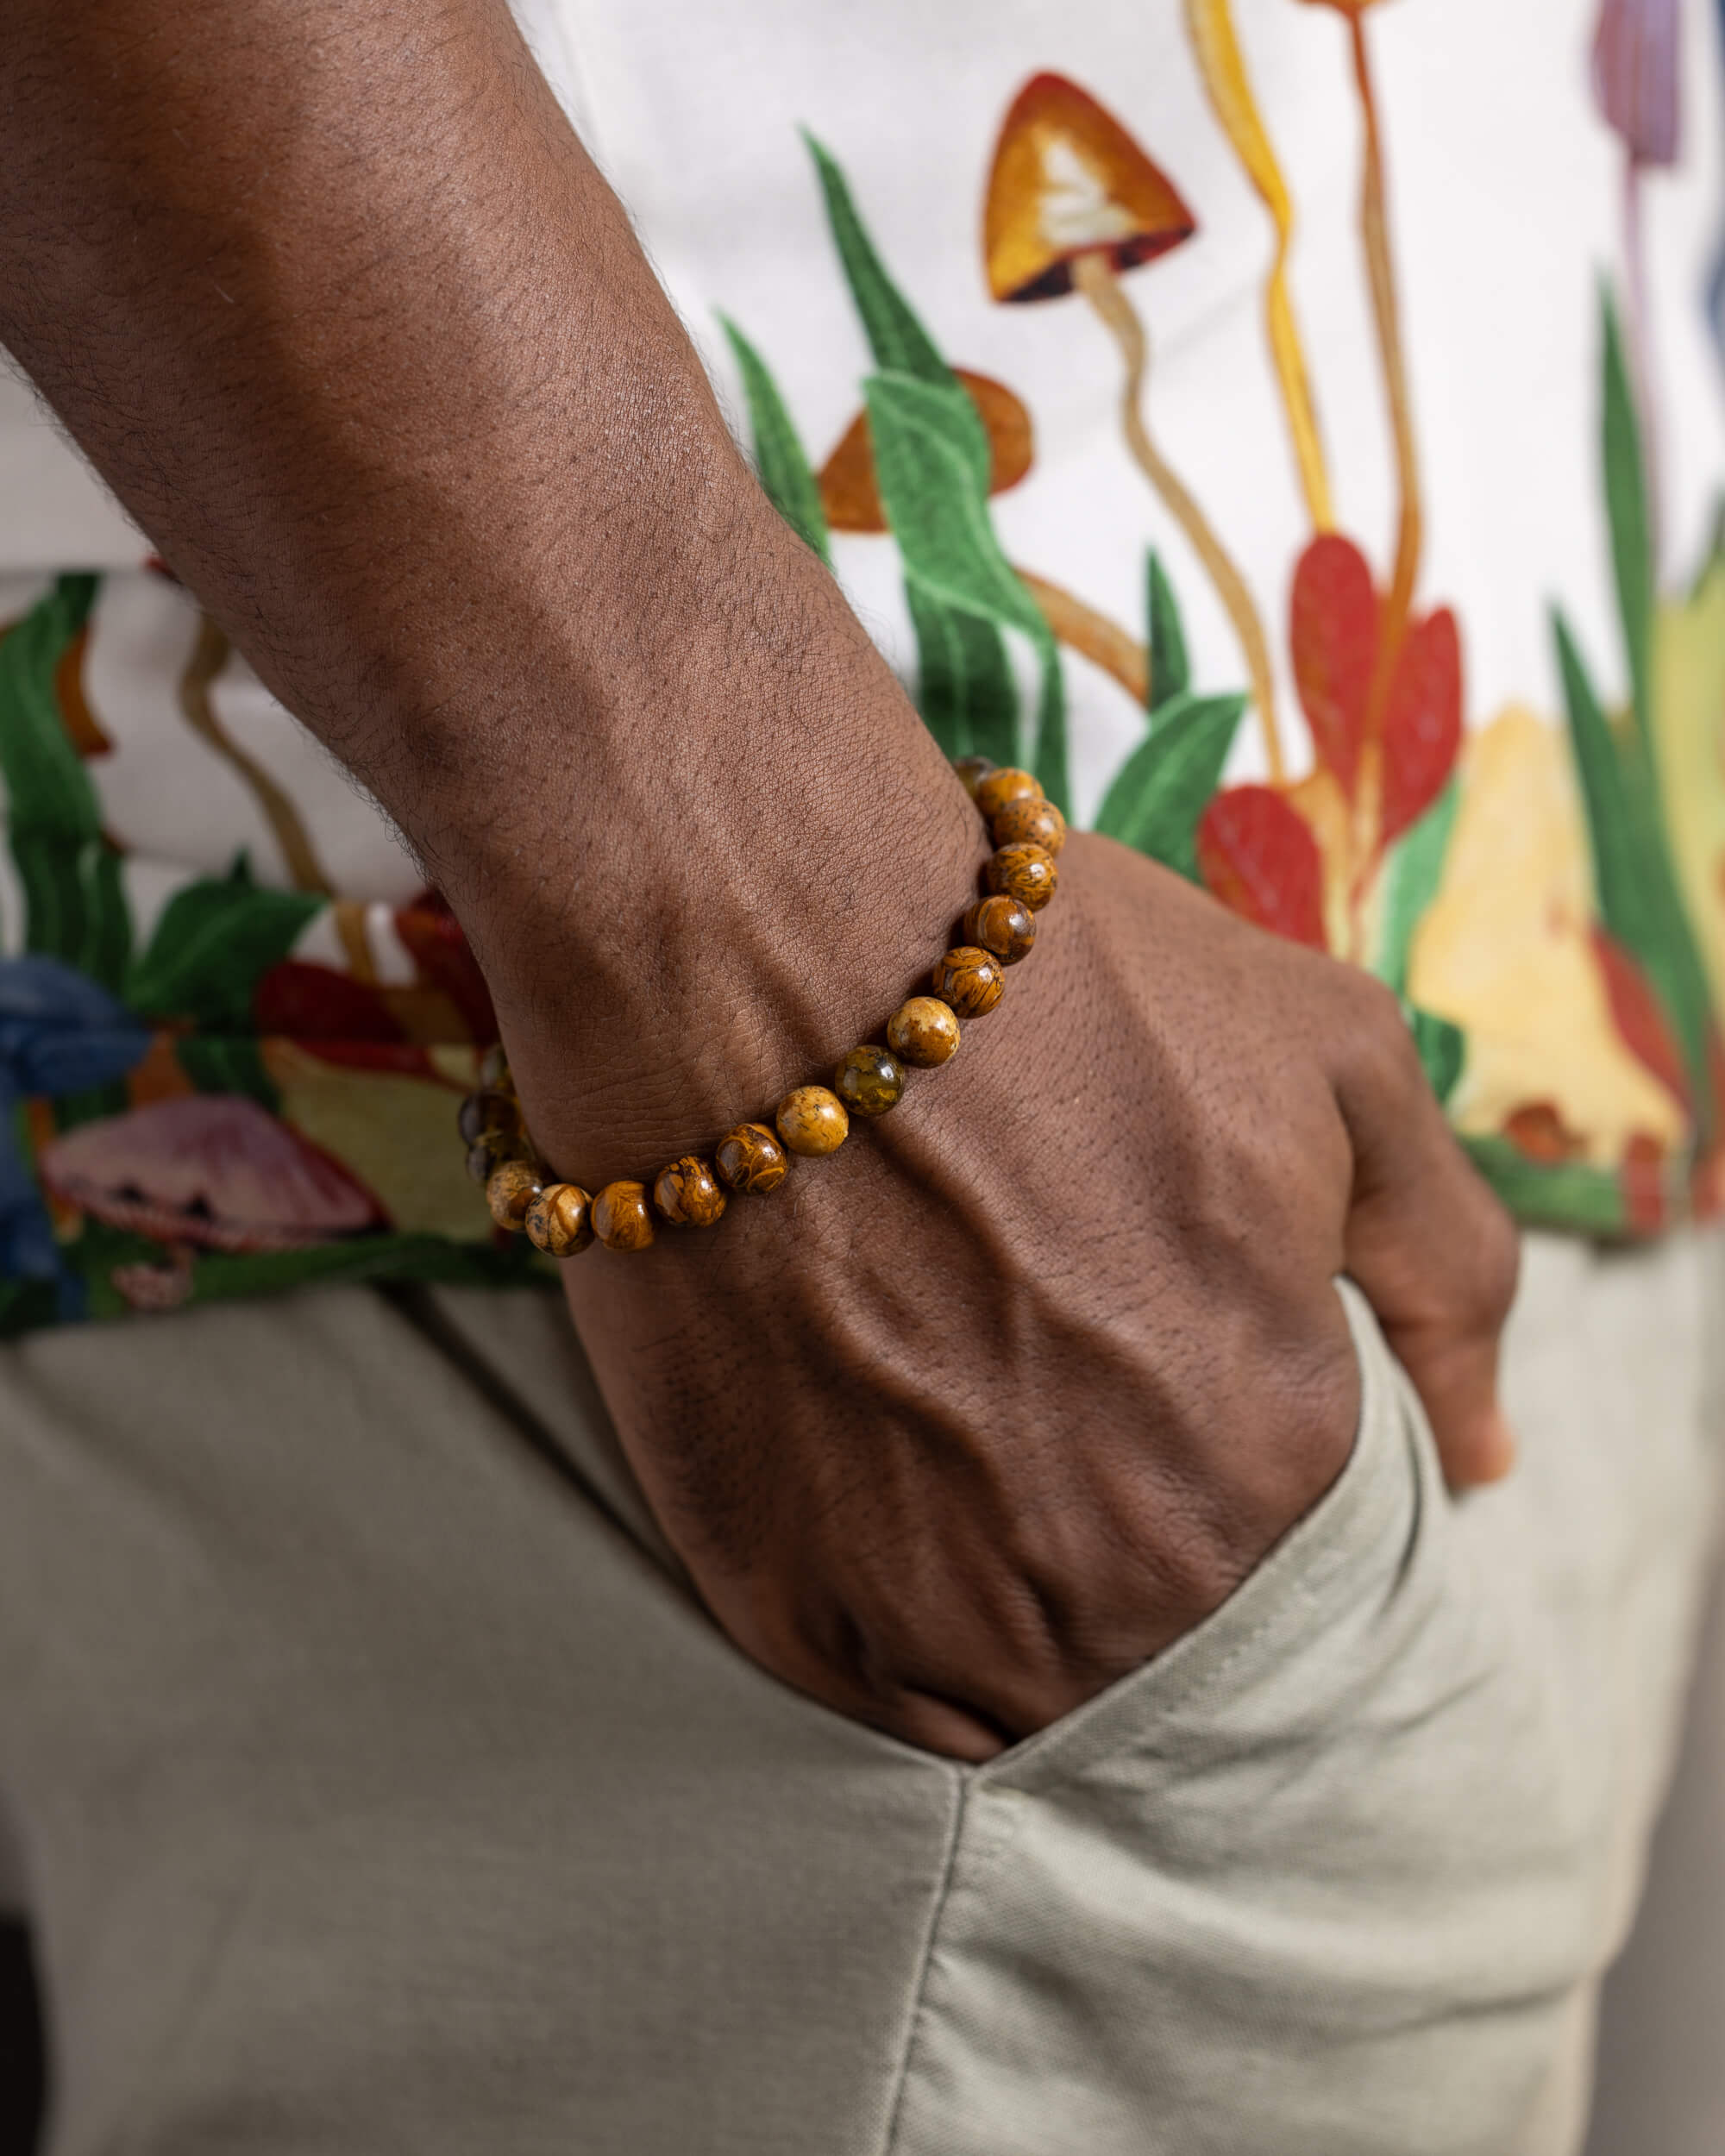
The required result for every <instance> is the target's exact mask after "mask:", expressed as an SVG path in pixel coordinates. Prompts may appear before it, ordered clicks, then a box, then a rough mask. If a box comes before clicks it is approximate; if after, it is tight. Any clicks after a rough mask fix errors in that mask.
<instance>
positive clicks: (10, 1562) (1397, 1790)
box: [0, 1241, 1722, 2156]
mask: <svg viewBox="0 0 1725 2156" xmlns="http://www.w3.org/2000/svg"><path fill="white" fill-rule="evenodd" d="M1721 1287H1722V1280H1721V1260H1720V1251H1719V1247H1718V1245H1717V1244H1700V1243H1697V1242H1694V1241H1689V1242H1679V1243H1674V1244H1670V1245H1667V1246H1665V1247H1664V1248H1662V1249H1660V1250H1654V1251H1650V1252H1646V1253H1642V1254H1640V1255H1639V1256H1636V1257H1621V1258H1609V1257H1596V1256H1595V1255H1593V1254H1591V1253H1590V1252H1588V1251H1586V1250H1584V1249H1582V1248H1580V1247H1576V1246H1564V1245H1559V1244H1554V1243H1549V1242H1536V1243H1535V1244H1534V1245H1533V1246H1532V1248H1531V1250H1530V1262H1529V1267H1528V1277H1527V1287H1526V1289H1525V1292H1524V1295H1523V1299H1522V1303H1521V1307H1520V1309H1519V1310H1518V1313H1517V1317H1516V1319H1515V1330H1514V1335H1513V1340H1512V1351H1511V1361H1510V1377H1509V1395H1510V1401H1511V1405H1512V1407H1513V1409H1514V1411H1515V1415H1516V1417H1517V1420H1518V1421H1519V1423H1520V1425H1521V1429H1522V1432H1523V1435H1524V1438H1525V1440H1526V1445H1527V1459H1526V1463H1525V1466H1524V1469H1523V1471H1522V1473H1521V1475H1520V1476H1519V1477H1518V1478H1517V1479H1516V1480H1515V1482H1513V1483H1512V1484H1510V1485H1509V1486H1508V1487H1507V1488H1506V1489H1502V1490H1500V1491H1497V1492H1494V1493H1491V1494H1490V1495H1486V1496H1484V1497H1481V1498H1477V1499H1471V1500H1469V1501H1466V1502H1465V1503H1464V1504H1462V1505H1460V1506H1456V1505H1453V1504H1452V1502H1451V1501H1449V1499H1448V1498H1447V1497H1446V1495H1445V1494H1444V1492H1443V1490H1442V1489H1441V1486H1440V1482H1439V1480H1438V1478H1437V1476H1436V1474H1435V1471H1434V1467H1433V1456H1432V1451H1431V1447H1430V1444H1429V1439H1428V1437H1427V1433H1426V1432H1425V1431H1424V1428H1423V1426H1422V1424H1421V1420H1420V1418H1419V1416H1418V1413H1417V1411H1416V1410H1415V1408H1414V1407H1413V1406H1412V1405H1411V1403H1410V1401H1409V1400H1408V1396H1407V1395H1406V1392H1405V1389H1404V1388H1403V1387H1402V1382H1401V1380H1400V1378H1399V1376H1398V1375H1397V1373H1396V1371H1395V1369H1394V1367H1393V1365H1392V1364H1391V1363H1389V1358H1388V1357H1386V1356H1385V1355H1384V1354H1383V1350H1382V1347H1381V1344H1379V1343H1378V1342H1377V1338H1376V1335H1375V1333H1374V1332H1373V1331H1372V1329H1371V1326H1370V1324H1369V1322H1367V1321H1365V1320H1364V1319H1360V1318H1359V1317H1358V1312H1356V1313H1355V1316H1356V1322H1357V1326H1358V1338H1359V1341H1360V1344H1361V1348H1362V1354H1363V1359H1364V1367H1365V1371H1366V1377H1367V1388H1366V1392H1367V1407H1366V1412H1365V1414H1364V1419H1363V1424H1362V1431H1361V1437H1360V1441H1359V1444H1358V1446H1357V1448H1356V1451H1355V1455H1354V1457H1353V1459H1352V1463H1351V1464H1350V1466H1349V1468H1348V1469H1347V1470H1346V1473H1345V1475H1344V1476H1343V1477H1342V1480H1341V1481H1340V1482H1339V1483H1338V1485H1337V1486H1336V1488H1335V1489H1334V1490H1333V1491H1332V1492H1331V1494H1330V1495H1329V1496H1328V1497H1327V1499H1326V1500H1325V1501H1324V1502H1323V1504H1322V1505H1321V1506H1320V1507H1319V1508H1318V1510H1317V1511H1316V1512H1315V1513H1314V1514H1313V1515H1312V1517H1311V1518H1310V1519H1309V1520H1307V1521H1306V1522H1305V1523H1303V1524H1302V1526H1301V1527H1300V1528H1299V1529H1298V1530H1296V1531H1295V1534H1294V1535H1293V1536H1291V1537H1290V1538H1289V1539H1288V1540H1287V1541H1286V1542H1285V1543H1284V1544H1283V1546H1282V1547H1281V1548H1280V1550H1278V1551H1277V1552H1275V1553H1273V1554H1272V1556H1271V1557H1270V1560H1269V1561H1268V1562H1267V1563H1266V1564H1265V1565H1264V1567H1263V1568H1262V1570H1260V1571H1259V1572H1258V1574H1257V1575H1256V1576H1254V1577H1253V1579H1252V1580H1251V1581H1250V1582H1249V1583H1247V1585H1246V1586H1245V1588H1244V1589H1242V1590H1241V1592H1240V1593H1239V1595H1237V1596H1236V1597H1235V1598H1234V1600H1233V1601H1231V1602H1230V1603H1229V1604H1228V1605H1227V1607H1226V1608H1225V1609H1224V1610H1222V1611H1221V1612H1220V1613H1219V1614H1217V1616H1216V1617H1215V1618H1214V1619H1213V1620H1211V1621H1210V1623H1209V1624H1208V1625H1207V1626H1204V1627H1202V1628H1201V1630H1200V1631H1199V1632H1198V1633H1195V1634H1194V1635H1192V1637H1191V1638H1190V1639H1188V1640H1186V1641H1184V1642H1182V1644H1181V1645H1179V1646H1177V1647H1176V1648H1175V1649H1174V1650H1172V1651H1170V1653H1168V1654H1167V1655H1165V1656H1164V1657H1162V1658H1159V1659H1158V1660H1157V1662H1155V1663H1153V1664H1150V1665H1147V1666H1146V1668H1145V1669H1144V1670H1141V1671H1139V1672H1138V1673H1137V1674H1136V1675H1134V1676H1133V1677H1130V1678H1128V1679H1127V1680H1126V1682H1125V1683H1122V1684H1121V1685H1120V1686H1117V1687H1116V1688H1114V1689H1113V1691H1112V1692H1111V1693H1109V1694H1108V1695H1106V1696H1105V1697H1104V1698H1103V1699H1102V1700H1101V1701H1100V1702H1095V1703H1093V1705H1092V1706H1091V1707H1089V1708H1086V1709H1085V1710H1083V1711H1082V1713H1081V1714H1077V1715H1075V1716H1073V1717H1071V1718H1070V1719H1069V1720H1067V1721H1065V1722H1063V1724H1061V1725H1060V1726H1058V1727H1057V1728H1056V1729H1055V1730H1053V1731H1051V1732H1049V1733H1044V1735H1043V1736H1041V1737H1038V1738H1037V1739H1034V1740H1033V1741H1032V1743H1030V1744H1028V1745H1024V1746H1021V1747H1019V1749H1018V1750H1017V1751H1016V1752H1013V1753H1011V1754H1009V1755H1007V1757H1006V1758H1003V1759H1002V1760H1000V1761H998V1762H996V1763H995V1764H993V1765H992V1766H990V1767H988V1768H987V1769H985V1770H983V1771H981V1772H973V1771H963V1770H960V1769H957V1768H955V1767H953V1766H951V1765H950V1764H947V1763H944V1762H940V1761H936V1760H933V1759H930V1758H924V1757H921V1756H919V1755H918V1754H916V1753H914V1752H910V1751H908V1750H906V1748H905V1747H903V1746H900V1745H895V1744H894V1743H892V1742H891V1741H889V1740H888V1739H884V1738H881V1737H879V1736H876V1735H874V1734H872V1733H869V1732H866V1731H862V1730H860V1729H856V1728H854V1727H850V1726H849V1725H847V1724H845V1723H844V1722H843V1721H841V1720H837V1719H836V1718H835V1717H832V1716H831V1715H829V1714H825V1713H824V1712H823V1711H822V1710H820V1709H819V1708H815V1707H813V1706H812V1705H811V1704H809V1703H808V1702H805V1701H803V1700H801V1699H800V1698H798V1697H796V1696H794V1695H791V1694H789V1693H787V1692H786V1691H784V1690H783V1689H781V1688H780V1687H778V1686H777V1685H776V1684H775V1683H772V1682H771V1681H770V1680H768V1678H766V1677H763V1676H762V1675H761V1674H760V1673H758V1672H757V1671H756V1670H753V1669H752V1668H751V1667H750V1666H749V1665H748V1664H744V1663H743V1662H742V1661H741V1660H740V1659H739V1658H737V1657H736V1656H735V1655H734V1654H733V1653H732V1652H731V1650H730V1649H729V1648H728V1646H727V1645H725V1643H724V1641H723V1640H722V1639H720V1638H719V1637H718V1635H717V1634H716V1633H714V1632H713V1630H712V1627H711V1626H709V1625H708V1624H707V1622H706V1620H705V1619H704V1617H703V1616H702V1614H700V1612H699V1609H698V1608H696V1607H695V1606H694V1605H693V1603H692V1601H690V1600H689V1599H688V1597H687V1595H686V1594H685V1592H684V1591H683V1590H682V1589H681V1587H680V1586H679V1585H678V1584H677V1583H676V1581H675V1578H674V1575H673V1574H672V1572H671V1571H670V1570H668V1568H667V1567H666V1565H665V1564H663V1563H662V1561H661V1559H660V1558H659V1557H657V1556H655V1554H653V1542H652V1538H651V1536H650V1530H649V1529H648V1528H646V1526H645V1525H644V1522H643V1517H642V1515H641V1513H640V1510H639V1504H638V1499H637V1497H636V1495H635V1494H634V1492H633V1490H632V1488H631V1486H630V1483H629V1481H628V1477H627V1475H626V1471H625V1470H624V1469H623V1467H622V1465H621V1463H620V1461H619V1460H618V1456H617V1454H616V1451H615V1447H614V1444H613V1443H612V1441H611V1440H610V1438H609V1437H608V1435H607V1433H606V1432H605V1428H604V1424H603V1419H602V1415H601V1414H600V1412H599V1407H598V1404H597V1402H596V1401H595V1399H594V1397H593V1393H592V1389H591V1387H590V1385H589V1384H588V1383H587V1382H586V1378H585V1376H584V1374H583V1373H582V1371H581V1369H580V1364H579V1362H578V1360H577V1358H576V1357H575V1353H574V1349H573V1346H572V1344H570V1342H569V1340H568V1334H567V1331H566V1329H565V1327H564V1326H563V1324H562V1321H561V1314H560V1313H559V1311H558V1309H557V1307H556V1306H555V1303H553V1302H551V1301H549V1300H542V1299H536V1298H532V1297H521V1296H517V1297H512V1298H499V1299H495V1300H493V1299H489V1298H486V1297H484V1296H481V1295H475V1294H465V1295H444V1296H441V1297H437V1298H435V1299H431V1298H427V1299H424V1300H423V1301H422V1302H421V1303H419V1304H417V1305H415V1304H413V1303H412V1302H411V1300H402V1299H398V1300H394V1301H391V1300H384V1299H383V1298H381V1297H379V1296H376V1295H374V1294H370V1293H368V1292H367V1291H361V1290H353V1291H342V1292H336V1293H329V1294H322V1295H317V1296H308V1297H302V1298H298V1299H294V1300H289V1301H285V1302H282V1303H279V1304H272V1305H256V1306H241V1307H234V1308H231V1309H222V1310H216V1311H210V1312H204V1313H198V1312H190V1313H183V1314H182V1315H181V1316H179V1317H178V1318H175V1319H165V1320H162V1321H160V1322H159V1323H154V1324H151V1325H148V1326H140V1327H135V1328H134V1329H131V1330H129V1331H126V1332H117V1331H116V1332H84V1333H81V1334H65V1335H60V1336H44V1337H42V1338H38V1339H35V1340H32V1341H28V1342H26V1343H24V1344H21V1345H18V1346H16V1347H14V1348H12V1349H10V1350H8V1351H5V1353H4V1354H3V1355H0V1809H4V1810H5V1811H6V1812H7V1813H8V1814H9V1817H10V1818H11V1820H12V1821H13V1822H14V1826H15V1827H16V1839H17V1842H18V1845H19V1854H20V1856H21V1858H22V1871H23V1876H24V1882H25V1886H26V1890H27V1892H28V1897H29V1900H30V1902H31V1904H32V1907H33V1908H34V1913H35V1917H36V1921H37V1923H38V1925H39V1927H40V1932H41V1943H42V1950H43V1959H44V1961H45V1965H46V1971H47V1985H48V1989H49V1992H50V2001H51V2009H52V2012H53V2021H54V2028H55V2036H56V2044H57V2053H58V2057H57V2066H58V2084H59V2090H60V2100H59V2104H58V2109H57V2117H56V2126H55V2134H54V2141H53V2147H54V2149H55V2151H56V2152H57V2156H97V2152H106V2151H110V2150H117V2149H122V2148H123V2149H124V2150H125V2151H126V2152H127V2153H128V2156H147V2153H148V2152H154V2151H157V2150H162V2151H166V2150H170V2149H171V2150H173V2152H175V2156H184V2153H185V2152H193V2153H194V2156H195V2153H196V2152H199V2151H210V2152H214V2151H217V2150H220V2151H222V2152H223V2153H224V2156H227V2153H229V2152H241V2153H242V2156H250V2152H253V2151H273V2150H280V2151H284V2152H285V2151H289V2150H292V2152H294V2153H295V2156H322V2153H323V2152H331V2153H333V2152H338V2151H339V2152H349V2151H351V2152H355V2153H356V2156H357V2152H361V2151H363V2152H367V2156H372V2153H373V2152H380V2151H389V2150H394V2149H402V2150H404V2151H405V2150H411V2151H413V2152H414V2156H439V2152H442V2151H449V2152H452V2156H453V2152H455V2151H460V2152H461V2156H470V2153H471V2152H472V2151H474V2150H475V2149H481V2148H482V2149H484V2150H486V2152H487V2153H488V2156H492V2153H495V2156H516V2152H522V2153H523V2156H525V2153H526V2152H533V2153H534V2156H537V2152H541V2151H543V2152H547V2153H548V2156H549V2152H551V2151H553V2150H555V2151H558V2152H560V2156H561V2153H563V2152H568V2151H570V2150H580V2151H582V2152H584V2153H585V2152H589V2151H591V2152H603V2153H605V2156H610V2153H611V2152H616V2156H709V2153H711V2156H733V2153H734V2156H744V2152H747V2156H780V2152H782V2156H813V2153H814V2152H819V2153H820V2156H829V2153H831V2156H864V2152H866V2156H888V2153H889V2152H890V2156H1072V2152H1076V2151H1079V2150H1082V2151H1083V2152H1084V2153H1085V2156H1114V2153H1115V2152H1120V2153H1122V2156H1124V2153H1125V2152H1131V2156H1140V2153H1142V2156H1152V2153H1154V2156H1175V2153H1176V2152H1177V2153H1178V2156H1204V2153H1205V2152H1209V2151H1217V2152H1220V2151H1228V2152H1231V2153H1232V2152H1239V2151H1242V2150H1252V2151H1257V2150H1270V2149H1274V2150H1275V2151H1277V2156H1298V2152H1303V2151H1308V2150H1309V2151H1313V2152H1317V2151H1322V2152H1324V2156H1350V2153H1351V2152H1358V2156H1366V2152H1371V2156H1383V2152H1386V2151H1390V2150H1394V2151H1395V2152H1396V2156H1421V2152H1427V2151H1429V2152H1433V2153H1436V2152H1442V2153H1443V2156H1462V2153H1463V2152H1468V2153H1469V2156H1472V2153H1474V2152H1477V2153H1478V2156H1486V2152H1490V2156H1504V2152H1512V2153H1513V2156H1559V2152H1565V2151H1568V2150H1571V2149H1572V2148H1573V2147H1575V2146H1576V2144H1577V2141H1578V2135H1579V2133H1580V2130H1581V2120H1582V2115H1583V2111H1584V2091H1585V2081H1586V2074H1587V2062H1588V2054H1589V2050H1590V2006H1591V1998H1592V1992H1593V1989H1594V1983H1595V1979H1596V1976H1597V1973H1598V1971H1599V1970H1600V1969H1601V1968H1602V1966H1603V1963H1604V1961H1605V1959H1607V1958H1608V1957H1609V1953H1610V1952H1611V1951H1612V1950H1613V1948H1614V1947H1615V1944H1616V1942H1617V1940H1618V1939H1619V1938H1620V1936H1621V1934H1622V1930H1623V1928H1624V1927H1625V1925H1626V1923H1627V1921H1628V1915H1629V1912H1630V1909H1631V1908H1632V1906H1633V1901H1634V1889H1635V1883H1636V1879H1637V1877H1638V1874H1639V1869H1640V1862H1641V1853H1642V1851H1643V1848H1644V1846H1645V1843H1646V1839H1647V1832H1648V1824H1649V1820H1650V1816H1651V1813H1652V1809H1653V1805H1654V1803H1655V1802H1656V1798H1657V1795H1658V1792H1659V1787H1660V1785H1661V1783H1662V1780H1663V1778H1664V1776H1665V1771H1666V1764H1667V1760H1668V1758H1669V1754H1670V1750H1671V1746H1672V1738H1673V1731H1674V1727H1675V1721H1676V1704H1677V1702H1678V1698H1679V1696H1680V1691H1681V1686H1682V1681H1683V1672H1684V1661H1685V1655H1686V1651H1687V1645H1688V1641H1689V1639H1690V1635H1691V1630H1692V1627H1693V1624H1694V1615H1695V1607H1696V1601H1697V1589H1698V1583H1699V1581H1700V1579H1701V1576H1702V1574H1703V1567H1704V1558H1705V1554H1706V1551H1707V1547H1708V1544H1709V1536H1710V1532H1711V1520H1712V1514H1713V1494H1714V1484H1715V1479H1716V1466H1715V1457H1714V1454H1715V1438H1716V1430H1715V1429H1714V1427H1713V1423H1714V1421H1715V1420H1716V1418H1715V1417H1713V1416H1712V1415H1711V1414H1710V1412H1709V1410H1708V1409H1707V1408H1706V1407H1705V1406H1704V1405H1703V1395H1704V1388H1705V1385H1706V1382H1707V1373H1706V1369H1705V1363H1706V1360H1707V1357H1708V1356H1709V1353H1710V1352H1711V1345H1710V1343H1711V1338H1712V1336H1713V1335H1714V1334H1716V1332H1718V1331H1719V1327H1718V1326H1717V1324H1716V1322H1714V1323H1713V1324H1712V1325H1711V1326H1709V1322H1708V1319H1709V1310H1710V1311H1711V1312H1713V1313H1716V1311H1717V1309H1718V1307H1719V1304H1718V1297H1719V1295H1720V1292H1721ZM416 1313H417V1314H416Z"/></svg>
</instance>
